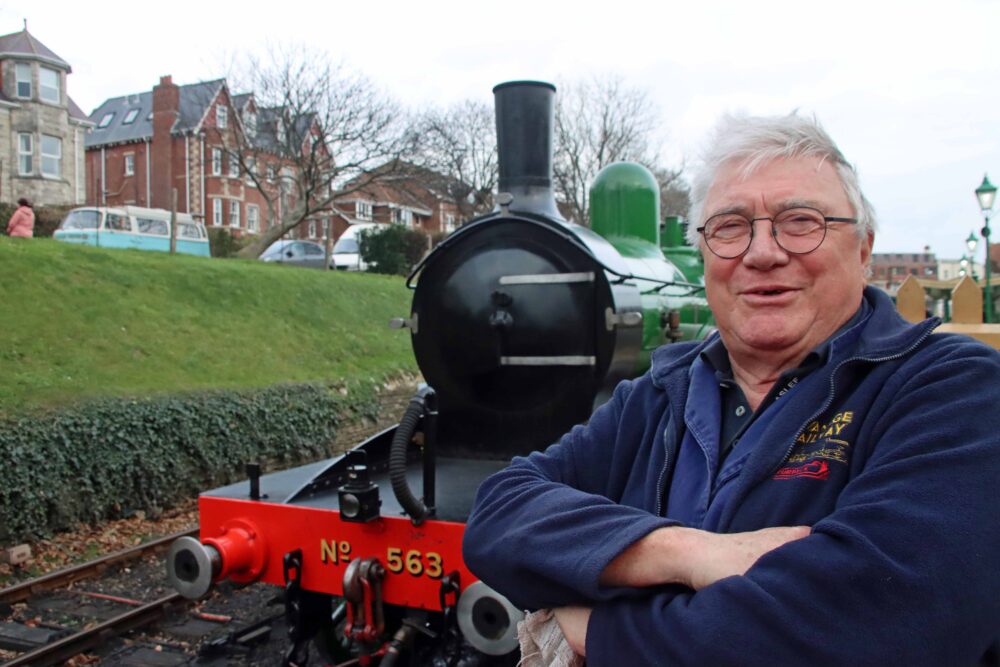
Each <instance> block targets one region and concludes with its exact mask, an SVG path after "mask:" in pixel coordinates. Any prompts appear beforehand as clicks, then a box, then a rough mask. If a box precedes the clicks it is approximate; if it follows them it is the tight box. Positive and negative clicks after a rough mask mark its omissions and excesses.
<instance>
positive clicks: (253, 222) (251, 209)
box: [247, 206, 260, 232]
mask: <svg viewBox="0 0 1000 667" xmlns="http://www.w3.org/2000/svg"><path fill="white" fill-rule="evenodd" d="M259 225H260V208H258V207H256V206H247V230H248V231H251V232H256V231H257V227H258V226H259Z"/></svg>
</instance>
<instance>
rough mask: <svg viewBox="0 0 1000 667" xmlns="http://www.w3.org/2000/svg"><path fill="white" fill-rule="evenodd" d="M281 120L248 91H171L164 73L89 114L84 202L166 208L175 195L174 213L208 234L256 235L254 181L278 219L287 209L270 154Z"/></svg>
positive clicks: (282, 168)
mask: <svg viewBox="0 0 1000 667" xmlns="http://www.w3.org/2000/svg"><path fill="white" fill-rule="evenodd" d="M280 117H281V113H280V111H279V110H277V109H268V108H258V106H257V103H256V101H255V99H254V96H253V94H252V93H248V94H241V95H233V94H231V93H230V91H229V88H228V86H227V85H226V81H225V80H224V79H219V80H215V81H207V82H202V83H196V84H188V85H184V86H178V85H177V84H175V83H174V82H173V80H172V78H171V77H170V76H164V77H161V78H160V83H159V84H158V85H157V86H155V87H154V88H153V89H152V90H151V91H146V92H142V93H138V94H134V95H125V96H122V97H114V98H111V99H108V100H106V101H105V102H104V103H103V104H101V105H100V106H99V107H97V109H95V110H94V112H93V113H91V115H90V120H91V121H92V122H93V123H94V126H95V127H94V130H93V131H92V132H91V133H90V134H89V135H88V136H87V139H86V160H87V174H88V178H87V187H86V198H87V202H88V203H89V204H94V205H108V206H111V205H121V204H136V205H139V206H150V207H153V208H164V209H169V208H170V206H171V197H172V191H173V190H174V189H176V190H177V210H178V211H180V212H186V213H190V214H191V215H192V216H194V217H195V218H198V219H202V220H203V221H204V223H205V225H206V226H207V227H208V228H209V229H212V228H217V229H222V228H224V229H227V230H228V231H230V232H231V233H232V234H233V235H234V236H237V237H240V236H243V235H246V234H258V233H260V232H261V231H263V230H264V229H266V228H267V227H268V226H269V225H270V221H269V220H268V207H267V199H266V198H265V196H264V194H263V193H262V192H261V191H260V190H259V189H258V187H257V184H258V183H259V184H260V187H262V188H266V189H267V194H268V197H269V198H271V199H274V200H276V201H277V207H278V210H277V211H276V214H277V215H278V217H279V218H280V216H281V213H282V210H281V209H282V207H284V206H290V205H291V204H292V203H294V202H292V201H291V197H292V194H291V193H290V192H283V191H282V186H281V181H282V174H287V173H288V172H287V170H289V169H291V168H292V166H291V165H289V164H288V163H287V161H283V160H282V159H281V158H279V157H278V156H277V151H276V150H274V149H275V147H276V146H278V145H279V144H280V143H281V141H280V136H279V135H280V134H281V131H282V130H281V128H282V127H283V126H282V124H281V122H280ZM237 133H240V134H241V136H242V137H244V138H245V139H246V140H247V141H244V142H243V143H244V145H245V144H246V143H249V145H251V146H252V147H253V155H252V156H248V155H245V154H244V155H240V152H239V151H238V150H236V149H235V148H233V147H235V146H238V145H240V144H241V141H240V140H239V139H237ZM230 148H233V150H230ZM248 169H250V170H253V172H254V173H255V174H256V175H257V179H256V181H257V182H256V183H255V181H254V179H253V178H251V176H250V174H249V173H248V171H247V170H248ZM305 226H306V225H302V226H300V229H299V233H300V234H304V233H305V232H304V231H303V230H302V227H305ZM323 227H324V228H325V225H323Z"/></svg>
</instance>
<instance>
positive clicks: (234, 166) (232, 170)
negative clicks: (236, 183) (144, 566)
mask: <svg viewBox="0 0 1000 667" xmlns="http://www.w3.org/2000/svg"><path fill="white" fill-rule="evenodd" d="M229 175H230V177H232V178H239V177H240V156H239V155H236V154H235V153H230V154H229Z"/></svg>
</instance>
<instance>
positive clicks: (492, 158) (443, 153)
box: [411, 100, 497, 219]
mask: <svg viewBox="0 0 1000 667" xmlns="http://www.w3.org/2000/svg"><path fill="white" fill-rule="evenodd" d="M413 136H414V141H413V144H412V146H411V149H412V150H413V152H414V155H413V158H412V160H413V162H415V163H416V164H419V165H420V166H422V167H425V168H427V169H430V170H433V171H434V172H437V173H439V174H441V175H443V176H444V177H445V178H446V180H447V183H446V184H445V185H444V188H443V189H444V191H445V192H447V194H448V195H449V196H450V197H451V198H452V199H454V200H455V202H456V204H457V205H458V210H459V214H460V215H461V217H462V218H463V219H468V218H471V217H473V216H476V215H480V214H482V213H486V212H488V211H490V210H491V209H492V208H493V190H494V189H495V188H496V184H497V138H496V124H495V122H494V117H493V109H492V108H491V107H489V106H487V105H486V104H482V103H479V102H474V101H471V100H466V101H464V102H459V103H457V104H454V105H452V106H450V107H448V108H447V109H443V110H441V109H431V110H429V111H426V112H424V113H423V114H421V115H420V116H419V117H418V118H416V119H415V121H414V125H413Z"/></svg>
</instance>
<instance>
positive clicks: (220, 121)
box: [215, 104, 229, 130]
mask: <svg viewBox="0 0 1000 667" xmlns="http://www.w3.org/2000/svg"><path fill="white" fill-rule="evenodd" d="M215 126H216V127H217V128H219V129H220V130H224V129H226V128H227V127H229V109H227V108H226V105H225V104H216V105H215Z"/></svg>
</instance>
